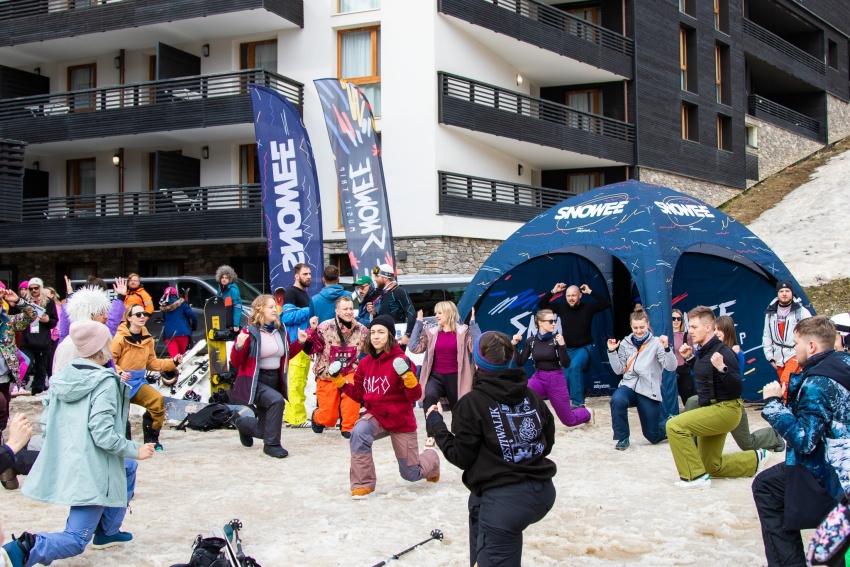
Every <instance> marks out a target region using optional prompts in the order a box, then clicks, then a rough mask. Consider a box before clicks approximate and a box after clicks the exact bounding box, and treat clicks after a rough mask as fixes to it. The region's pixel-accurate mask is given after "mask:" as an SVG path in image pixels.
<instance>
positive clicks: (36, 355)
mask: <svg viewBox="0 0 850 567" xmlns="http://www.w3.org/2000/svg"><path fill="white" fill-rule="evenodd" d="M28 289H29V294H30V297H29V301H30V302H31V303H34V304H36V305H38V307H39V308H40V309H39V310H38V312H39V313H40V315H39V316H38V318H37V319H36V320H35V321H33V322H32V323H31V324H30V325H29V327H27V328H26V329H24V331H23V334H22V335H21V343H20V348H21V351H22V352H23V353H24V354H25V355H27V358H29V359H30V367H29V371H28V372H27V373H28V374H32V383H31V384H30V386H31V390H30V391H31V392H32V395H34V396H35V395H38V394H40V393H42V392H44V391H45V390H47V369H48V367H49V364H48V362H47V361H48V357H49V356H50V355H51V353H52V352H53V339H52V337H51V336H50V330H51V329H52V328H53V327H55V326H56V324H57V323H59V317H58V316H57V314H56V313H57V312H56V304H55V303H54V302H53V300H52V299H50V298H49V297H47V294H45V293H43V291H42V290H43V289H44V282H43V281H42V280H41V278H31V279H30V280H29V288H28ZM11 312H12V313H13V314H14V313H17V310H16V309H14V308H12V309H11Z"/></svg>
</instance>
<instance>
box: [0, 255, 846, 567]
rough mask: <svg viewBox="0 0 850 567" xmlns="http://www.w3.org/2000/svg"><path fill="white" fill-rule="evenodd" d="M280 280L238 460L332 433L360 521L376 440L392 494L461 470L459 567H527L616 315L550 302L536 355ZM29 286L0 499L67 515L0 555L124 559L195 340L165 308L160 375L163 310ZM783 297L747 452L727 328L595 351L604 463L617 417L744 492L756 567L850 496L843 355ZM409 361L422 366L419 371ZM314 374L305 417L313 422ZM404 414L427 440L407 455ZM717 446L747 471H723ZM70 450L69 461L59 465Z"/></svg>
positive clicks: (378, 301) (440, 313)
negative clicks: (605, 398) (604, 371)
mask: <svg viewBox="0 0 850 567" xmlns="http://www.w3.org/2000/svg"><path fill="white" fill-rule="evenodd" d="M293 274H294V283H293V285H292V286H291V287H290V288H289V289H287V290H285V292H284V294H283V304H282V305H279V304H278V302H277V301H276V299H275V297H273V296H271V295H266V294H263V295H260V296H258V297H257V298H256V299H255V300H254V301H253V302H252V304H251V311H250V316H249V317H248V320H247V324H246V325H245V326H244V327H240V326H239V323H238V322H239V321H240V317H237V316H236V315H235V314H234V316H233V321H234V324H233V327H232V330H233V331H234V333H235V340H234V344H233V348H232V350H231V354H230V363H231V365H232V367H233V368H234V369H235V370H236V378H235V383H234V384H233V388H232V390H231V392H230V400H231V402H232V403H234V404H237V405H243V406H248V407H250V408H251V410H252V411H251V412H243V413H241V414H240V415H239V417H238V418H237V419H235V421H234V423H233V425H234V426H235V428H236V429H237V432H238V437H239V440H240V442H241V444H242V445H243V446H244V447H246V448H249V447H252V446H253V444H254V440H255V439H258V440H262V442H263V453H264V454H265V455H267V456H269V457H272V458H277V459H281V458H285V457H287V456H288V454H289V453H288V451H287V450H286V449H285V448H284V447H283V444H282V437H283V428H284V427H288V428H297V429H302V428H303V429H310V430H311V431H312V432H314V433H316V434H322V433H325V432H326V431H328V430H334V429H338V430H339V432H340V434H341V437H342V438H344V439H345V440H346V442H348V444H349V453H350V479H349V480H350V493H351V498H353V499H367V498H369V496H370V494H372V493H373V492H374V491H375V490H376V488H377V472H376V467H375V463H374V458H373V447H374V442H375V441H376V440H379V439H383V438H387V437H389V438H390V441H391V445H392V448H393V452H394V454H395V457H396V460H397V462H398V470H399V474H400V476H401V477H402V478H403V479H405V480H407V481H410V482H414V481H419V480H425V481H427V482H429V483H438V482H439V481H440V467H441V462H440V461H441V459H440V454H442V456H443V458H444V459H445V460H447V461H448V462H449V463H451V464H452V465H454V466H456V467H458V468H459V469H462V470H463V477H462V480H463V483H464V485H465V486H466V487H467V488H468V489H469V491H470V496H469V501H468V506H467V507H468V512H469V527H470V529H469V543H470V565H476V564H477V565H481V566H484V565H520V564H521V557H522V532H523V531H524V530H525V528H526V527H528V526H529V525H530V524H532V523H535V522H537V521H540V520H541V519H543V518H544V517H545V516H546V514H547V513H548V511H549V510H551V508H552V507H553V506H554V503H555V498H556V494H555V487H554V484H553V482H552V479H553V477H554V475H555V474H556V471H557V467H556V465H555V463H554V462H553V461H551V460H550V459H549V458H548V457H547V456H548V455H549V454H550V453H551V451H552V448H553V445H554V441H555V430H556V421H555V416H557V418H558V421H560V422H561V424H563V426H565V427H566V428H567V430H570V429H574V428H577V427H588V426H593V425H594V424H595V415H594V413H593V411H591V410H590V409H589V408H587V407H586V405H585V403H584V396H585V385H586V383H587V381H586V375H587V372H588V366H589V361H590V358H591V349H592V348H593V347H594V344H593V341H594V339H593V336H592V334H591V327H592V324H593V320H594V317H595V316H596V315H597V314H598V313H601V312H603V311H605V310H607V309H610V308H611V303H610V302H609V301H608V299H607V297H606V296H605V295H604V294H602V293H598V292H593V291H592V290H591V289H590V288H589V287H588V286H587V285H586V284H581V285H570V286H567V285H566V284H565V283H563V282H558V283H556V284H554V286H553V288H552V289H551V291H547V292H545V293H542V295H541V296H540V300H539V302H538V305H537V307H538V309H537V311H536V312H535V315H534V321H535V326H534V328H533V329H531V331H530V333H529V336H527V337H524V336H523V335H515V336H513V337H509V336H507V335H505V334H504V333H501V332H499V331H496V330H486V329H485V330H484V332H482V330H481V329H480V328H479V325H478V323H477V322H476V318H475V311H474V309H473V310H472V312H471V313H470V316H469V319H468V321H464V320H462V319H461V315H460V314H459V312H458V309H457V306H456V305H455V304H454V303H453V302H451V301H442V302H438V303H437V304H436V305H435V306H434V318H433V323H432V322H431V321H426V319H425V317H424V313H423V311H422V310H420V311H418V312H417V311H416V309H415V306H414V305H413V302H412V301H411V300H410V297H409V295H408V294H407V292H406V291H405V290H404V288H403V286H400V285H398V282H397V280H396V277H395V273H394V270H393V268H392V267H391V266H389V265H386V264H384V265H381V266H378V267H377V268H375V270H374V272H373V278H370V277H368V276H363V277H361V278H358V279H357V280H356V281H355V282H354V284H355V291H354V292H348V291H347V290H346V289H345V288H344V287H343V286H342V285H341V284H340V281H339V280H340V273H339V269H338V268H337V267H335V266H326V267H325V268H324V269H323V272H322V282H323V284H324V287H323V288H322V290H321V291H320V292H318V293H316V294H315V295H313V296H310V294H309V293H308V291H307V290H308V289H309V288H310V284H311V282H312V272H311V269H310V267H309V266H307V265H306V264H299V265H297V266H295V267H294V268H293ZM216 278H217V280H218V282H219V291H218V293H219V295H221V296H226V297H228V298H229V299H230V301H229V303H230V304H231V305H233V307H234V311H236V309H238V310H239V313H240V315H241V311H242V309H243V306H242V301H241V298H240V296H239V292H238V287H237V286H236V280H237V276H236V273H235V272H234V271H233V269H232V268H230V267H229V266H222V267H221V268H219V270H218V271H217V273H216ZM24 283H25V284H26V285H22V287H20V288H19V290H18V293H16V292H15V291H14V290H11V289H6V288H5V287H4V288H3V289H2V305H0V354H2V356H0V430H5V431H4V436H3V438H2V439H0V481H2V484H3V487H4V488H6V489H10V490H11V489H16V488H18V486H19V481H18V475H29V476H28V478H27V481H26V483H25V484H24V489H23V492H24V494H25V495H26V496H28V497H30V498H32V499H35V500H38V501H42V502H47V503H52V504H57V505H63V506H70V513H69V516H68V522H67V525H66V529H65V530H64V532H60V533H36V534H33V533H30V532H24V533H23V534H22V535H21V536H20V537H17V538H14V539H13V540H12V541H10V542H7V543H6V544H5V545H3V548H2V549H3V552H2V553H3V555H4V557H3V558H4V559H6V560H7V561H8V562H9V564H10V565H13V566H15V567H17V566H24V565H27V566H28V565H36V564H39V563H41V564H50V562H51V561H53V560H56V559H61V558H67V557H72V556H74V555H78V554H80V553H82V552H83V551H84V549H85V548H86V546H87V544H88V543H89V542H93V547H95V548H104V547H110V546H113V545H120V544H122V543H125V542H127V541H130V540H131V539H132V535H131V534H129V533H127V532H123V531H121V529H120V528H121V524H122V521H123V517H124V512H125V510H126V507H127V504H128V502H129V500H130V499H131V498H132V496H133V491H134V487H135V482H136V474H137V464H136V461H138V460H144V459H147V458H150V457H151V456H153V455H154V454H155V453H156V451H160V450H162V449H163V447H162V444H161V443H160V440H159V432H160V429H161V428H162V426H163V422H164V417H165V411H164V401H163V396H162V394H160V392H159V391H158V390H157V389H156V388H154V387H153V386H151V385H150V384H149V383H148V382H147V381H146V379H145V376H146V372H147V371H148V370H155V371H159V372H161V373H163V374H164V375H165V376H167V375H168V373H169V372H173V371H174V370H175V368H176V367H177V366H178V365H179V364H180V363H181V361H182V357H183V354H185V353H186V351H187V348H188V346H189V343H190V341H191V333H192V330H194V328H195V327H196V326H197V325H198V321H197V318H196V317H195V315H194V313H193V312H192V310H191V309H190V308H189V307H188V305H187V304H186V303H185V301H184V300H183V299H182V298H179V297H178V294H177V291H176V290H175V289H173V288H168V289H166V291H165V294H164V295H163V298H162V299H161V300H160V302H159V305H160V308H161V310H162V312H163V315H164V318H165V325H166V336H167V337H169V338H168V340H167V349H168V355H169V356H168V357H166V358H159V357H157V354H156V352H155V350H154V347H153V338H152V337H151V335H150V333H149V332H148V331H147V329H146V327H145V324H146V322H147V321H148V319H149V317H150V315H151V314H152V313H153V311H154V307H155V306H154V303H153V299H152V298H151V296H150V295H149V294H148V293H147V292H146V291H145V289H144V286H143V285H142V283H141V278H140V277H139V276H138V274H130V275H129V276H128V277H127V279H126V280H124V279H123V278H116V279H115V281H114V283H113V284H112V288H113V291H114V294H115V297H114V299H110V297H109V296H108V295H107V293H106V292H107V284H106V283H105V282H103V281H102V280H100V279H98V278H96V277H94V276H92V277H90V278H89V279H88V281H87V282H86V285H85V286H83V287H81V288H80V289H77V290H73V289H71V285H70V282H69V281H67V280H66V287H67V292H68V296H67V298H66V300H65V301H59V297H58V296H57V295H56V294H55V292H52V293H51V291H50V290H49V288H45V287H44V283H43V281H42V280H41V279H39V278H31V279H30V280H28V281H27V282H24ZM776 290H777V297H776V299H775V300H774V301H772V302H771V303H770V305H769V306H768V307H767V309H766V311H765V325H764V335H763V343H762V346H763V351H764V356H765V360H766V361H767V362H768V363H770V364H771V365H772V366H773V368H775V369H776V372H777V376H776V378H777V380H776V381H775V382H771V383H769V384H767V385H766V386H765V387H764V390H763V394H764V401H765V406H764V410H763V416H764V418H765V419H766V420H767V421H768V423H769V424H770V427H767V428H764V429H761V430H758V431H754V432H750V431H749V423H748V420H747V413H746V410H745V408H744V403H743V400H742V384H743V373H744V366H745V364H746V361H745V358H744V355H743V353H742V352H741V349H740V347H739V345H738V344H737V333H736V331H735V323H734V321H733V320H732V319H731V318H730V317H728V316H725V315H724V316H720V317H716V316H715V313H714V311H713V310H712V309H711V308H709V307H705V306H697V307H694V308H693V309H691V310H690V311H688V312H687V313H683V312H682V311H681V310H679V309H673V312H672V323H673V325H672V329H671V331H672V332H671V334H670V336H668V335H667V334H663V333H657V332H656V331H654V330H653V329H652V328H651V325H650V320H649V316H648V314H647V313H646V312H645V311H643V309H642V308H641V307H640V305H639V303H638V304H637V305H636V307H635V310H634V311H633V312H632V313H631V314H630V316H629V324H630V327H631V333H629V334H628V335H627V336H625V337H623V338H622V339H617V338H615V337H608V338H607V340H606V344H605V345H604V346H606V347H607V355H608V361H607V362H608V363H609V364H610V367H611V369H612V370H613V372H614V373H615V374H617V375H619V376H620V383H619V386H618V387H617V388H616V389H615V390H614V391H613V393H612V395H611V398H610V402H609V405H610V412H611V422H612V430H613V431H612V434H613V439H614V441H615V444H614V448H615V449H616V450H620V451H625V450H628V449H629V447H630V435H631V434H630V428H629V419H628V414H629V408H632V407H634V408H636V409H637V415H638V419H639V422H640V426H641V431H642V434H643V436H644V437H645V438H646V439H647V441H649V443H650V444H653V445H659V444H662V443H663V442H665V441H668V442H669V447H670V451H671V453H672V456H673V460H674V462H675V468H676V472H677V475H678V480H677V481H675V482H674V483H673V484H674V485H675V486H676V487H679V488H683V489H694V488H696V489H701V488H703V489H704V488H709V487H710V486H711V479H712V477H714V478H724V477H753V476H755V477H756V478H755V480H754V482H753V496H754V500H755V504H756V508H757V510H758V514H759V518H760V520H761V525H762V533H763V539H764V545H765V553H766V556H767V558H768V564H769V565H803V564H805V558H804V546H803V542H802V538H801V535H800V530H801V529H806V528H811V527H814V526H815V525H816V524H817V523H818V522H819V521H820V520H821V519H822V518H823V517H824V515H825V514H826V513H828V512H829V511H830V510H831V509H832V507H833V506H835V504H836V503H837V502H838V501H839V500H841V499H842V498H843V495H844V494H845V491H846V490H847V489H848V488H850V467H848V466H847V465H846V464H845V461H846V458H842V459H838V458H837V457H836V456H835V454H834V453H835V451H834V450H830V448H831V447H834V446H835V443H836V440H837V441H838V442H843V441H846V442H847V444H848V445H850V354H847V353H846V352H845V347H846V346H847V345H846V344H845V341H846V337H845V338H844V339H842V336H841V334H840V333H838V332H837V329H836V326H835V324H833V323H832V322H831V321H830V320H829V319H827V318H825V317H813V316H812V315H811V313H809V312H808V311H807V310H806V309H805V308H804V307H803V306H802V304H801V302H800V301H799V298H797V297H795V296H794V294H793V292H792V290H791V283H790V282H787V281H780V282H778V283H777V285H776ZM585 295H589V296H590V297H591V298H592V299H591V300H587V299H584V300H583V298H584V296H585ZM561 298H563V301H560V300H561ZM558 327H559V328H560V330H561V332H558V331H557V328H558ZM397 329H398V330H397ZM54 331H55V333H54ZM671 337H672V338H671ZM408 353H413V354H422V355H424V359H423V362H422V364H421V366H420V367H419V368H417V365H416V364H414V363H413V362H412V361H411V359H410V358H409V357H408ZM529 362H530V363H531V366H532V367H533V369H532V371H531V373H530V376H529V374H527V373H526V371H525V370H524V368H525V366H526V365H527V363H529ZM311 367H312V371H313V375H314V376H315V379H316V402H317V404H316V409H315V410H314V411H313V412H312V414H311V415H309V416H308V415H307V411H306V406H305V402H306V391H305V390H306V386H307V377H308V373H309V371H310V369H311ZM163 379H164V380H165V378H163ZM24 393H29V394H32V395H39V394H41V395H42V396H43V397H44V398H45V399H44V404H45V409H44V411H43V414H42V417H41V429H42V436H43V437H44V442H43V445H42V448H41V450H40V451H30V450H29V449H28V448H27V441H28V440H29V438H30V436H31V435H32V424H30V423H29V422H28V421H27V419H26V418H25V417H24V416H23V415H21V414H18V415H15V416H11V415H10V411H9V408H10V402H11V400H12V399H13V397H14V396H15V395H21V394H24ZM545 400H548V401H549V405H551V408H552V410H554V414H555V416H553V413H552V411H550V409H549V405H547V404H546V403H545ZM679 400H681V402H682V404H681V406H680V404H679ZM130 404H136V405H138V406H141V407H143V408H144V410H145V411H144V415H143V420H142V422H143V432H144V439H143V442H142V443H139V442H136V441H133V440H132V439H131V435H130V430H129V422H128V411H129V406H130ZM417 406H419V407H421V408H422V411H423V412H424V414H425V423H426V433H427V439H426V441H425V445H424V448H423V449H422V450H421V451H420V447H419V441H418V438H417V420H416V415H415V411H416V408H417ZM447 410H448V411H451V414H452V419H451V423H450V425H447V424H446V422H445V421H444V417H443V413H444V412H445V411H447ZM54 431H63V432H67V435H65V434H64V433H63V435H62V436H59V435H57V434H53V435H51V432H54ZM728 433H732V436H733V438H734V440H735V442H736V443H737V444H738V446H739V447H740V449H741V451H738V452H733V453H724V452H723V451H724V445H725V441H726V436H727V434H728ZM68 443H71V444H72V446H73V447H74V448H75V449H77V450H74V451H68V450H66V448H67V446H68ZM786 447H787V451H786ZM782 451H786V459H785V462H784V463H782V464H780V465H778V466H775V467H771V468H768V464H769V462H770V457H771V454H772V453H774V452H777V453H778V452H782ZM841 456H842V457H844V453H841ZM0 534H2V531H0ZM0 543H2V542H0Z"/></svg>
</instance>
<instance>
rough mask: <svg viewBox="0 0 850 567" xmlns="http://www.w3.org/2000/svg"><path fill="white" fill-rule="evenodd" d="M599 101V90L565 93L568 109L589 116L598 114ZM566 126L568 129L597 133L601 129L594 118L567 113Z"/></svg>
mask: <svg viewBox="0 0 850 567" xmlns="http://www.w3.org/2000/svg"><path fill="white" fill-rule="evenodd" d="M601 99H602V93H601V92H600V91H599V89H588V90H582V91H570V92H567V95H566V101H565V102H566V105H567V106H568V107H569V108H572V109H575V110H580V111H582V112H587V113H589V114H599V113H600V112H599V109H600V107H601V104H600V102H601ZM567 126H569V127H570V128H580V129H582V130H587V131H589V132H598V131H599V130H600V127H601V125H600V124H599V121H598V120H597V119H596V118H593V117H592V116H586V115H584V114H578V113H575V112H568V113H567Z"/></svg>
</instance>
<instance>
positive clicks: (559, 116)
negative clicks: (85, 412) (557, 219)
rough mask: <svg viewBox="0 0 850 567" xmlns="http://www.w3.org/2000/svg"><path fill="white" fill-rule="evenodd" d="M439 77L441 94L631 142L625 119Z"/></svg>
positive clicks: (630, 129) (443, 75) (631, 131)
mask: <svg viewBox="0 0 850 567" xmlns="http://www.w3.org/2000/svg"><path fill="white" fill-rule="evenodd" d="M440 76H441V90H442V93H443V95H444V96H447V97H450V98H455V99H461V100H464V101H467V102H471V103H474V104H476V105H481V106H486V107H489V108H493V109H496V110H501V111H504V112H506V113H511V114H516V115H521V116H527V117H530V118H534V119H537V120H542V121H544V122H550V123H553V124H558V125H561V126H566V127H567V128H572V129H575V130H583V131H586V132H590V133H592V134H598V135H600V136H604V137H606V138H612V139H615V140H622V141H625V142H634V137H635V131H634V126H633V125H632V124H629V123H627V122H621V121H620V120H614V119H613V118H607V117H605V116H600V115H599V114H592V113H590V112H583V111H581V110H575V109H573V108H570V107H568V106H565V105H563V104H558V103H557V102H552V101H549V100H544V99H542V98H537V97H533V96H529V95H526V94H522V93H518V92H514V91H509V90H506V89H502V88H499V87H496V86H493V85H489V84H487V83H481V82H478V81H473V80H472V79H467V78H465V77H459V76H457V75H450V74H448V73H440Z"/></svg>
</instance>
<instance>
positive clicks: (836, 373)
mask: <svg viewBox="0 0 850 567" xmlns="http://www.w3.org/2000/svg"><path fill="white" fill-rule="evenodd" d="M806 362H808V361H806ZM803 371H804V372H805V374H806V376H826V377H827V378H829V379H831V380H834V381H835V382H838V383H839V384H841V385H842V386H844V388H845V389H846V390H848V391H850V354H848V353H846V352H836V351H832V352H831V353H830V354H827V356H825V357H824V358H823V359H822V360H820V361H818V362H815V364H813V365H811V366H809V365H808V364H806V365H804V366H803Z"/></svg>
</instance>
